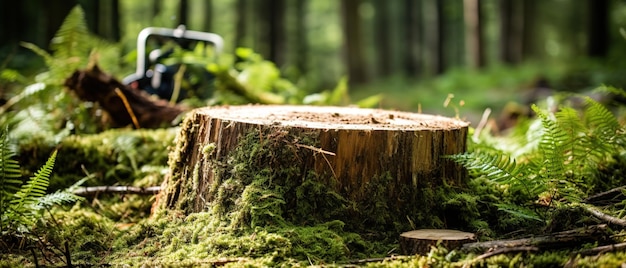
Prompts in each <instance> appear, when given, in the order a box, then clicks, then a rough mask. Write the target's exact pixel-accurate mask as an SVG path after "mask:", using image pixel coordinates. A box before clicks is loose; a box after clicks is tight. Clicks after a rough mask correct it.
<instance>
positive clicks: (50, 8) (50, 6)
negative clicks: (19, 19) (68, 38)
mask: <svg viewBox="0 0 626 268" xmlns="http://www.w3.org/2000/svg"><path fill="white" fill-rule="evenodd" d="M43 3H44V4H43V10H45V11H44V14H45V15H44V16H45V29H46V31H45V40H47V41H50V40H52V38H53V37H54V35H55V34H56V32H57V30H59V27H61V24H63V20H65V17H66V16H67V14H69V12H70V10H72V8H74V6H76V4H77V2H76V1H65V0H48V1H43ZM28 8H31V7H30V6H29V7H28ZM14 27H15V26H14ZM46 45H47V44H46Z"/></svg>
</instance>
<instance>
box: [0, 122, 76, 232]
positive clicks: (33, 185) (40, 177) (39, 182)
mask: <svg viewBox="0 0 626 268" xmlns="http://www.w3.org/2000/svg"><path fill="white" fill-rule="evenodd" d="M6 136H7V134H6V133H4V134H3V135H2V137H3V138H2V143H1V144H0V154H1V155H0V160H1V161H2V162H1V163H0V175H1V176H2V181H1V182H0V187H1V188H2V189H1V190H2V192H0V197H1V201H2V203H0V227H1V228H2V229H0V231H1V233H2V234H6V233H11V232H21V233H24V232H28V230H29V228H30V226H32V225H33V224H34V223H35V222H36V221H37V220H38V219H40V217H39V215H41V212H42V211H44V210H46V209H49V208H50V207H52V206H54V205H62V204H68V203H74V202H76V201H80V200H82V197H79V196H76V195H74V194H73V193H72V191H73V190H74V189H75V188H76V187H78V186H77V185H79V184H80V183H83V182H84V181H85V180H86V179H87V178H85V179H83V180H81V181H79V182H78V183H77V184H75V185H74V186H72V187H70V188H69V189H66V190H63V191H58V192H55V193H52V194H47V193H46V191H47V188H48V185H49V183H50V176H51V174H52V169H53V167H54V162H55V160H56V156H57V151H54V152H53V153H52V155H50V157H49V158H48V161H46V164H45V165H43V166H42V167H41V168H40V169H39V170H38V171H37V172H35V174H33V176H32V177H31V178H30V179H29V180H28V181H27V182H26V183H23V184H22V181H21V179H19V178H21V172H20V168H19V164H18V162H17V161H15V160H13V159H11V158H12V157H13V156H14V155H15V154H14V153H12V152H11V151H10V150H8V147H9V145H8V138H6ZM20 185H21V187H20Z"/></svg>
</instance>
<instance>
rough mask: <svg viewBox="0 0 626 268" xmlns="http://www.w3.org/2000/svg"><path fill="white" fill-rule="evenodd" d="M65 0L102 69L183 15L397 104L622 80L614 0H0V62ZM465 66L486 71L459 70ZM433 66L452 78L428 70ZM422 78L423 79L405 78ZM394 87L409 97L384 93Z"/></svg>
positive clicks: (311, 76) (125, 64)
mask: <svg viewBox="0 0 626 268" xmlns="http://www.w3.org/2000/svg"><path fill="white" fill-rule="evenodd" d="M76 4H79V5H80V6H81V7H82V8H83V9H84V10H85V13H86V15H85V16H86V20H87V25H88V27H89V30H90V31H91V32H93V33H95V34H97V35H98V36H101V37H103V38H105V39H107V40H109V41H111V42H113V43H119V44H120V46H121V50H120V53H121V55H120V62H119V64H120V66H121V67H120V68H119V69H115V70H109V71H111V72H114V73H115V75H117V76H120V77H122V76H125V75H127V74H128V73H130V72H132V70H133V68H134V65H135V64H134V61H133V60H131V57H128V55H129V53H131V52H132V51H133V50H134V49H135V48H136V39H137V34H138V32H139V31H140V30H141V29H143V28H145V27H150V26H156V27H166V28H175V27H177V26H178V25H180V24H184V25H186V26H187V29H190V30H196V31H207V32H213V33H217V34H219V35H221V36H222V37H223V38H224V39H225V48H226V49H225V51H227V52H232V51H234V49H235V48H237V47H247V48H251V49H253V50H254V51H255V52H258V53H260V54H261V55H262V56H263V57H264V58H266V59H268V60H270V61H272V62H274V63H275V64H276V65H277V66H278V67H279V68H280V69H281V71H282V73H283V75H284V76H286V77H287V78H289V79H290V80H292V81H294V82H297V84H298V86H300V87H301V88H303V89H306V90H309V91H319V90H321V89H324V88H331V87H333V86H334V85H336V83H337V81H338V80H339V79H340V78H341V77H344V76H347V77H348V78H349V81H350V84H351V85H352V86H353V89H352V90H351V92H353V93H354V94H357V95H359V94H363V95H367V94H370V93H378V92H384V93H386V94H388V95H389V96H391V99H392V100H390V101H387V102H384V103H383V105H385V106H397V107H394V108H400V109H417V106H418V105H422V104H424V103H428V102H429V101H428V100H424V98H426V99H427V98H428V97H429V94H430V95H433V94H434V93H435V92H436V94H434V95H435V96H436V97H434V98H439V99H438V100H437V102H438V103H440V102H441V101H443V98H445V96H446V95H447V94H448V93H455V94H457V96H460V97H463V98H466V99H472V98H471V97H469V96H464V92H465V93H467V92H469V93H472V95H476V94H477V93H476V92H481V91H484V90H486V89H494V88H495V89H502V88H504V89H506V90H505V91H506V92H517V91H519V90H524V88H528V87H532V86H533V85H534V83H536V81H539V80H541V81H548V82H549V85H550V86H551V87H553V88H555V89H557V90H568V91H583V90H588V89H590V88H593V87H596V86H598V85H600V84H609V85H613V86H617V87H623V85H625V84H626V78H625V77H626V76H625V75H623V67H624V66H623V65H624V63H623V60H621V59H623V57H624V53H626V39H625V37H624V30H623V27H624V26H625V25H626V4H625V3H624V2H623V1H617V0H584V1H562V0H548V1H538V0H531V1H522V0H513V1H499V0H466V1H450V0H440V1H437V0H402V1H385V0H342V1H330V0H326V1H312V0H256V1H251V0H211V1H205V0H180V1H178V0H168V1H165V0H150V1H131V0H114V1H86V0H72V1H65V0H53V1H40V0H39V1H38V0H26V1H3V2H2V3H1V4H0V5H1V6H2V8H1V11H0V13H1V16H0V17H1V18H2V19H1V20H0V40H3V42H2V45H1V48H0V56H1V58H2V59H3V60H2V62H3V67H5V68H7V67H9V68H16V69H26V70H36V68H37V67H38V65H37V64H38V62H39V61H37V58H36V57H30V56H33V54H32V53H31V52H29V51H26V50H25V49H24V48H22V47H20V46H19V42H21V41H27V42H32V43H34V44H36V45H38V46H40V47H43V48H46V47H48V46H49V43H50V40H51V38H52V37H53V36H54V33H55V31H56V30H57V29H58V27H59V26H60V24H61V22H62V21H63V18H64V17H65V16H66V15H67V14H68V12H69V10H70V9H71V8H72V7H74V6H75V5H76ZM620 31H621V32H620ZM22 57H27V58H22ZM512 68H513V69H512ZM472 70H474V71H475V70H483V71H484V72H486V73H487V75H486V76H478V77H474V79H468V78H467V77H464V76H463V75H462V74H459V72H461V73H466V71H472ZM442 74H448V77H452V78H451V79H447V80H444V81H441V82H437V80H432V79H436V78H437V77H439V76H440V75H442ZM450 74H452V75H450ZM481 79H482V80H481ZM424 81H435V82H433V83H431V84H424V83H422V84H421V85H416V83H415V82H424ZM406 94H409V96H412V97H413V98H410V99H411V101H404V102H398V101H395V100H393V99H394V96H397V95H400V96H405V95H406ZM442 96H443V97H442ZM395 99H397V98H395ZM418 99H419V100H418ZM499 100H501V99H499ZM505 101H506V99H505ZM475 102H478V103H474V104H470V105H477V106H478V107H483V106H486V104H483V103H480V101H479V100H476V101H475Z"/></svg>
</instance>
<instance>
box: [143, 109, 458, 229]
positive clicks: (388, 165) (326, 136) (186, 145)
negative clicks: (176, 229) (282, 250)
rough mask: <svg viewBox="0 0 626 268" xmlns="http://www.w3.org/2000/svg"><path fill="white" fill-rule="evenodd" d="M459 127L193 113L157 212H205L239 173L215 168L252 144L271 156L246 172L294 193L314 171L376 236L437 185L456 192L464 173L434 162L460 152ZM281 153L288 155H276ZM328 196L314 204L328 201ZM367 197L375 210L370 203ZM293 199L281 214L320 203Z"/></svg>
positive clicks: (304, 114) (392, 116)
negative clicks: (268, 172) (259, 172)
mask: <svg viewBox="0 0 626 268" xmlns="http://www.w3.org/2000/svg"><path fill="white" fill-rule="evenodd" d="M467 128H468V123H467V122H464V121H461V120H457V119H452V118H447V117H442V116H434V115H426V114H415V113H408V112H399V111H387V110H379V109H361V108H354V107H320V106H279V105H246V106H222V107H207V108H201V109H196V110H193V111H191V112H190V113H189V114H188V116H187V117H186V119H185V120H184V121H183V123H182V126H181V131H180V132H179V136H178V137H177V140H178V141H177V145H176V148H175V150H174V151H173V152H172V153H171V154H170V160H169V162H170V175H169V176H168V178H167V179H166V180H165V182H164V184H163V187H162V189H163V190H162V192H161V193H160V196H159V197H158V199H157V202H156V204H155V208H159V209H160V208H165V209H176V210H181V211H183V212H184V213H187V214H189V213H194V212H200V211H203V210H206V209H207V208H210V206H211V202H214V201H215V198H216V197H215V195H216V191H217V190H215V189H217V188H218V187H220V186H219V184H221V183H223V182H224V181H227V180H229V179H232V178H233V177H235V175H233V174H234V173H236V172H237V171H238V170H240V166H237V167H234V168H235V169H233V168H231V169H230V170H220V169H223V167H224V166H227V165H230V164H232V161H233V158H232V154H233V152H234V151H235V150H236V149H237V148H241V147H242V146H249V145H245V144H243V143H245V142H249V140H250V139H249V137H250V135H253V136H252V140H253V141H254V142H256V143H258V144H261V143H265V144H267V143H271V144H272V146H274V147H272V148H275V149H276V150H277V151H276V152H274V151H270V152H269V153H268V155H265V156H256V158H254V159H248V160H247V162H246V163H244V165H245V166H248V165H267V167H266V168H267V169H289V170H291V171H292V173H293V174H291V173H290V175H289V178H276V179H274V180H273V181H272V185H268V186H267V187H274V186H273V185H274V184H276V183H285V184H289V185H292V184H293V183H294V181H295V182H297V183H300V184H302V183H303V181H304V180H306V179H307V178H309V176H308V175H309V174H310V173H311V172H313V173H315V174H317V175H318V176H317V177H316V178H317V179H318V180H319V182H321V183H323V185H325V186H327V187H330V188H331V189H330V191H333V192H335V193H337V194H339V195H341V196H342V198H345V199H346V200H349V201H350V202H353V204H356V205H355V206H357V207H356V208H355V209H354V210H355V211H358V212H360V213H361V214H360V215H359V216H364V217H366V218H365V219H359V221H360V224H362V225H370V226H373V227H372V228H375V227H376V226H375V225H379V224H385V223H387V224H391V222H390V221H393V220H398V219H400V220H402V221H404V222H407V218H412V217H413V216H414V215H409V213H408V212H407V211H406V210H405V209H406V208H411V209H416V208H417V209H420V204H415V203H414V202H413V200H411V199H410V198H408V197H409V195H411V194H413V196H417V197H418V198H421V199H422V201H423V202H430V201H432V200H427V197H424V195H422V194H421V193H418V192H417V191H418V190H420V189H422V188H423V187H431V188H432V187H436V186H440V185H442V184H443V181H445V183H446V184H448V185H459V184H462V183H464V179H465V178H466V171H465V169H463V168H462V167H461V166H460V165H458V164H456V163H454V162H453V161H451V160H449V159H446V158H443V157H442V156H444V155H451V154H457V153H462V152H464V151H465V149H466V136H467ZM246 148H247V147H246ZM250 148H252V149H246V150H250V153H251V155H252V153H253V150H256V149H254V147H253V146H251V147H250ZM281 148H283V150H282V151H286V152H287V153H286V155H282V156H280V155H278V150H281ZM278 158H285V159H282V160H281V159H278ZM237 176H239V175H237ZM278 179H280V180H283V181H282V182H277V181H276V180H278ZM238 183H240V182H238ZM424 185H426V186H424ZM285 187H287V185H285ZM290 187H291V186H290ZM231 188H232V187H231ZM228 189H229V188H227V187H223V189H222V190H220V191H227V190H228ZM290 191H295V190H294V189H288V190H287V192H290ZM326 193H327V192H325V193H324V194H320V197H319V198H324V196H331V195H330V194H326ZM381 196H382V197H381ZM375 198H379V199H377V200H379V201H380V200H383V202H382V203H381V202H379V203H374V199H375ZM297 199H298V198H297V196H290V197H289V198H285V200H283V201H284V202H285V204H284V205H283V213H289V212H293V211H294V209H293V208H295V207H302V204H301V203H300V204H295V202H311V203H312V206H314V207H321V206H322V205H324V201H325V200H297ZM314 202H315V203H314ZM313 203H314V204H313ZM320 210H321V208H320ZM365 211H367V213H366V212H365ZM322 212H324V213H325V214H328V213H326V211H322ZM322 212H320V214H322ZM378 212H381V213H387V214H392V213H391V212H393V214H394V215H393V217H396V216H397V218H396V219H391V218H388V219H380V217H379V218H376V219H375V217H376V215H373V214H376V213H378ZM342 214H345V213H342ZM395 214H397V215H395ZM343 216H345V217H349V216H350V215H343ZM288 217H289V218H293V217H292V216H291V215H289V216H288ZM285 218H287V216H285ZM368 218H369V219H368ZM324 220H332V219H324Z"/></svg>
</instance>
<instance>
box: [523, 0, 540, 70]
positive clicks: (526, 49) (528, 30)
mask: <svg viewBox="0 0 626 268" xmlns="http://www.w3.org/2000/svg"><path fill="white" fill-rule="evenodd" d="M520 2H521V9H522V18H525V19H523V21H522V38H521V39H522V40H521V44H522V48H521V53H520V54H521V59H520V61H521V60H524V59H526V58H529V57H532V56H534V54H535V53H536V51H535V50H536V46H535V36H536V35H537V32H536V30H537V29H535V28H536V27H538V26H537V25H538V23H537V19H530V18H535V17H536V13H537V3H538V0H523V1H520Z"/></svg>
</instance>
